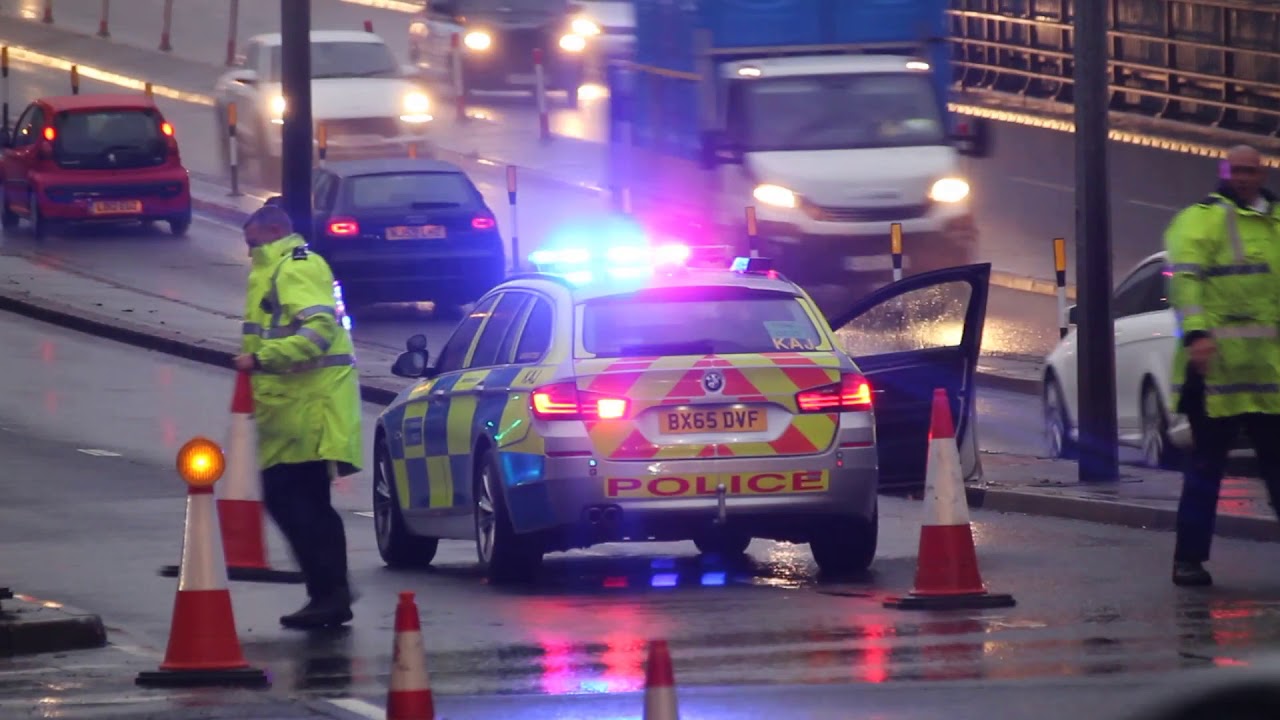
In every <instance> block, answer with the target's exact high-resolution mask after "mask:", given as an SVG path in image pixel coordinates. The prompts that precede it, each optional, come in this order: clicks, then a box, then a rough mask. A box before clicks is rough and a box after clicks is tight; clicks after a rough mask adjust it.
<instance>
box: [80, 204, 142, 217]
mask: <svg viewBox="0 0 1280 720" xmlns="http://www.w3.org/2000/svg"><path fill="white" fill-rule="evenodd" d="M89 212H91V213H93V214H94V215H123V214H128V213H140V212H142V201H141V200H96V201H94V203H93V206H92V207H90V208H89Z"/></svg>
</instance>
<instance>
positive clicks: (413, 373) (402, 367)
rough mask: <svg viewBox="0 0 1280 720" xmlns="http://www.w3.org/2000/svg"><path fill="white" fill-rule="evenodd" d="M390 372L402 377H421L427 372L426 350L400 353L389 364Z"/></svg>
mask: <svg viewBox="0 0 1280 720" xmlns="http://www.w3.org/2000/svg"><path fill="white" fill-rule="evenodd" d="M391 374H392V375H395V376H396V377H402V378H413V379H417V378H421V377H425V376H426V374H427V351H426V350H410V351H409V352H404V353H400V357H398V358H396V362H395V364H394V365H392V366H391Z"/></svg>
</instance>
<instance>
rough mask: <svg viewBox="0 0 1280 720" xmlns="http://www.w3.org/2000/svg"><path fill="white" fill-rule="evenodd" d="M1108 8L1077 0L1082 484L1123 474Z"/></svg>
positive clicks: (1078, 246) (1078, 301)
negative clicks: (1110, 158)
mask: <svg viewBox="0 0 1280 720" xmlns="http://www.w3.org/2000/svg"><path fill="white" fill-rule="evenodd" d="M1115 1H1116V0H1110V2H1115ZM1108 4H1110V3H1104V2H1102V1H1101V0H1093V1H1092V2H1077V3H1075V88H1074V89H1075V92H1074V95H1075V105H1076V117H1075V120H1076V289H1077V305H1078V307H1079V310H1078V312H1079V316H1080V323H1079V344H1080V348H1079V355H1078V363H1079V366H1078V372H1077V377H1078V378H1079V379H1080V380H1079V383H1078V385H1079V388H1080V389H1079V393H1080V396H1079V398H1080V400H1079V403H1080V442H1079V448H1080V465H1079V467H1078V472H1079V479H1080V482H1082V483H1084V482H1104V481H1109V480H1116V479H1118V478H1119V477H1120V447H1119V437H1118V434H1119V432H1118V430H1117V422H1116V381H1115V377H1116V376H1115V365H1116V351H1115V337H1114V336H1113V335H1112V332H1113V330H1112V328H1113V326H1114V323H1113V321H1112V318H1111V282H1112V281H1111V207H1110V202H1109V195H1110V191H1109V189H1108V175H1107V127H1108V123H1107V112H1108V109H1109V105H1110V102H1109V99H1110V91H1109V88H1108V83H1109V78H1108V75H1107V59H1108V50H1107V25H1106V22H1107V20H1106V17H1107V7H1106V6H1107V5H1108Z"/></svg>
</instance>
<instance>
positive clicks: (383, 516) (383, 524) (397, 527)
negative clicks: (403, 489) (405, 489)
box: [373, 440, 440, 567]
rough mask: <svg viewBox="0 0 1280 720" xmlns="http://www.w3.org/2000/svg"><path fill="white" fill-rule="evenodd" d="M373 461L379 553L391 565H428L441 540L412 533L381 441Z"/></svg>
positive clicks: (375, 536)
mask: <svg viewBox="0 0 1280 720" xmlns="http://www.w3.org/2000/svg"><path fill="white" fill-rule="evenodd" d="M374 452H375V454H374V464H373V533H374V538H375V539H376V540H377V542H378V554H379V555H380V556H382V561H383V562H385V563H386V564H387V565H389V566H391V567H427V566H428V565H430V564H431V561H432V560H434V559H435V556H436V550H438V549H439V546H440V541H439V540H438V539H436V538H426V537H417V536H415V535H411V534H409V530H408V528H406V527H405V525H404V517H403V516H402V515H401V514H400V501H399V499H398V497H397V494H396V486H395V481H394V479H393V478H394V477H395V474H394V472H393V469H392V466H391V453H390V452H388V451H387V449H386V448H385V447H384V446H383V442H382V441H381V440H379V442H378V447H377V450H375V451H374Z"/></svg>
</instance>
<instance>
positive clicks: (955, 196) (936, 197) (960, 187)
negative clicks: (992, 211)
mask: <svg viewBox="0 0 1280 720" xmlns="http://www.w3.org/2000/svg"><path fill="white" fill-rule="evenodd" d="M967 197H969V183H967V182H965V181H964V180H961V179H960V178H953V177H948V178H942V179H941V180H939V181H937V182H935V183H934V184H933V187H931V188H929V199H930V200H932V201H934V202H940V203H958V202H960V201H961V200H963V199H965V198H967Z"/></svg>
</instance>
